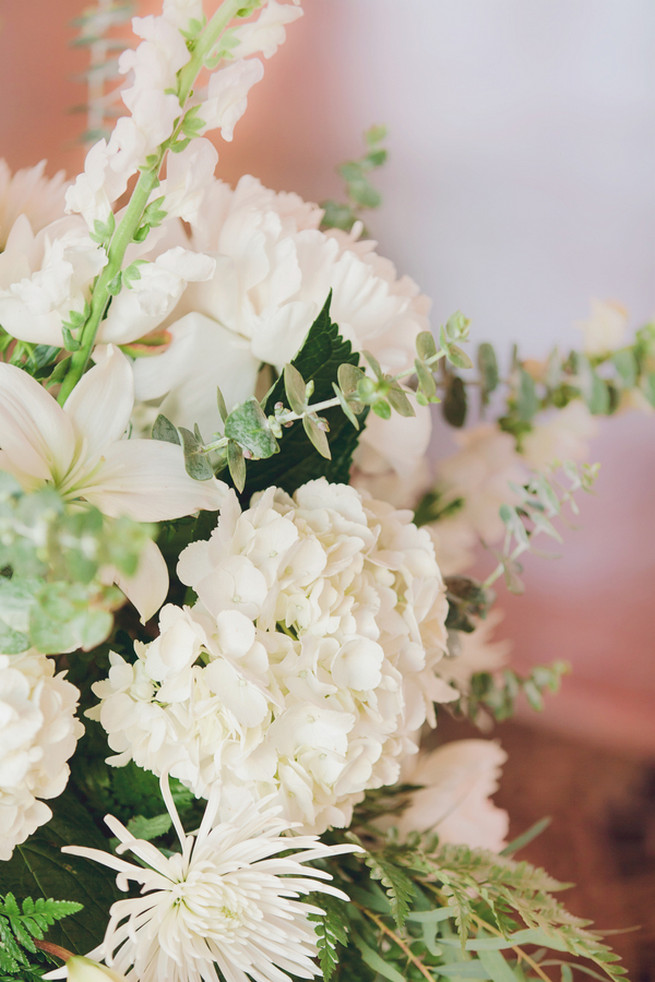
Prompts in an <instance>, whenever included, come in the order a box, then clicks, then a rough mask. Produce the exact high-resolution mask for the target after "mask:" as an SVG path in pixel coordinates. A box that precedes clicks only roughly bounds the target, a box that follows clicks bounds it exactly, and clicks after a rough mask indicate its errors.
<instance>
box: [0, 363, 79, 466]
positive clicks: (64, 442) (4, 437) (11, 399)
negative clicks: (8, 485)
mask: <svg viewBox="0 0 655 982" xmlns="http://www.w3.org/2000/svg"><path fill="white" fill-rule="evenodd" d="M0 444H1V446H2V450H3V451H4V459H3V466H4V467H5V469H6V470H9V471H11V473H12V474H15V475H16V477H17V478H18V479H19V480H20V477H21V475H26V476H29V477H31V478H37V479H40V480H46V481H47V480H50V479H52V478H54V477H56V476H57V475H58V474H60V473H61V472H63V471H65V470H66V469H67V468H68V466H69V465H70V462H71V460H72V458H73V456H74V453H75V434H74V431H73V426H72V425H71V422H70V420H69V419H68V417H67V416H66V414H65V413H64V411H63V409H62V408H61V407H60V406H59V405H58V404H57V401H56V400H55V399H53V397H52V396H51V395H49V394H48V393H47V392H46V390H45V389H44V388H42V387H41V386H40V385H39V383H38V382H36V381H35V380H34V379H33V378H32V377H31V376H30V375H28V374H27V372H24V371H23V370H22V369H20V368H17V367H16V366H15V365H5V364H0Z"/></svg>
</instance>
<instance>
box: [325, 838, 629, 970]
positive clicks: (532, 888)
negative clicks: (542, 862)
mask: <svg viewBox="0 0 655 982" xmlns="http://www.w3.org/2000/svg"><path fill="white" fill-rule="evenodd" d="M346 838H348V839H350V840H354V841H356V842H358V843H360V844H361V842H362V840H360V839H357V837H356V836H355V835H353V833H346ZM339 867H340V869H338V870H332V869H331V871H332V872H334V873H335V874H336V879H337V883H338V884H339V885H342V886H343V887H345V889H347V890H348V892H349V894H350V896H351V903H349V904H346V905H339V906H337V907H335V908H334V909H333V910H331V911H330V914H329V920H330V934H331V936H332V938H335V937H336V938H337V939H338V940H337V941H336V942H334V941H332V942H331V943H328V944H329V949H330V952H329V954H328V955H326V957H325V964H322V967H323V971H324V977H325V978H326V979H330V978H332V977H336V978H338V979H342V980H344V982H346V980H348V982H350V980H351V979H360V980H362V982H364V980H366V982H371V980H373V979H379V978H387V979H389V980H393V982H397V980H398V979H400V980H403V982H408V980H409V982H420V980H425V979H434V980H437V979H441V978H446V979H460V980H473V979H490V980H492V982H510V980H511V982H523V980H525V979H527V978H534V977H535V974H536V973H535V969H536V970H537V971H538V972H539V974H540V977H542V978H548V976H547V974H546V972H545V971H544V969H542V968H540V963H546V955H547V951H548V950H549V949H550V950H553V951H556V952H565V953H568V954H569V955H573V956H575V957H577V958H581V959H587V960H588V961H590V962H591V963H592V964H594V966H595V967H597V968H599V969H600V970H601V971H603V972H604V973H605V976H606V977H607V978H609V979H611V980H615V982H618V980H619V979H621V978H622V976H623V975H624V969H622V968H621V967H620V966H618V965H617V964H616V962H617V961H618V958H617V956H616V955H615V954H614V953H613V952H612V951H611V950H610V949H609V948H608V947H607V946H606V945H605V944H604V943H603V941H602V937H601V935H600V934H599V933H597V932H595V931H592V930H590V929H589V922H587V921H584V920H582V919H581V918H578V917H576V916H574V915H572V914H570V913H569V912H568V911H567V910H566V909H565V907H564V906H563V905H562V904H561V903H560V902H559V901H558V900H556V899H555V897H554V896H553V894H555V893H557V892H559V891H561V890H562V889H564V888H565V886H566V884H562V883H559V882H558V881H557V880H555V879H553V878H552V877H550V876H549V875H548V874H547V873H546V872H544V870H542V869H539V868H537V867H534V866H532V865H531V864H529V863H526V862H517V861H516V860H514V859H511V858H509V857H508V856H505V855H500V856H499V855H496V854H495V853H491V852H488V851H486V850H476V849H471V848H469V847H468V846H458V845H450V844H440V843H439V841H438V838H437V837H436V836H434V835H423V836H421V835H418V834H417V833H414V834H412V835H411V836H410V837H409V839H408V840H407V841H406V842H399V841H398V839H397V837H396V835H395V831H394V830H393V829H392V830H391V831H390V832H389V834H388V836H387V838H386V840H384V841H380V840H379V839H378V840H377V842H375V843H374V844H369V845H368V849H367V851H366V852H365V853H363V854H356V855H352V856H348V857H344V858H342V859H341V860H340V862H339ZM367 873H368V878H367V875H366V874H367ZM377 881H380V882H381V884H382V887H383V889H381V888H380V886H379V885H378V882H377ZM319 902H320V903H321V904H323V900H322V898H321V899H320V901H319ZM323 933H325V932H323ZM346 938H347V939H348V945H347V946H346V945H345V940H341V939H346ZM322 943H323V945H324V947H327V946H328V945H326V944H325V943H324V942H322ZM341 946H342V947H341ZM526 948H527V949H529V950H530V952H531V953H530V954H528V951H527V950H526ZM535 949H537V950H536V951H535ZM335 950H336V955H335ZM336 957H338V965H337V966H336V968H335V960H336ZM548 964H550V962H549V963H548ZM572 964H574V967H577V964H576V963H572ZM580 968H581V969H582V970H584V971H589V973H590V974H594V973H593V971H592V970H591V969H588V968H587V966H586V964H582V965H581V966H580ZM526 973H527V974H526ZM564 977H566V975H565V976H564ZM597 977H600V976H597Z"/></svg>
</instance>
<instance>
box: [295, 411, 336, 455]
mask: <svg viewBox="0 0 655 982" xmlns="http://www.w3.org/2000/svg"><path fill="white" fill-rule="evenodd" d="M302 425H303V428H304V430H305V433H306V434H307V436H308V437H309V439H310V441H311V443H312V445H313V446H314V447H315V448H316V450H318V452H319V453H320V455H321V457H325V458H326V459H327V460H330V458H331V456H332V455H331V453H330V444H329V443H328V438H327V436H326V434H325V430H323V429H321V427H320V426H319V425H318V423H317V422H316V420H315V419H313V418H312V417H311V416H303V420H302Z"/></svg>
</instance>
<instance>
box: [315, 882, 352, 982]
mask: <svg viewBox="0 0 655 982" xmlns="http://www.w3.org/2000/svg"><path fill="white" fill-rule="evenodd" d="M308 901H309V902H310V903H313V904H315V905H316V906H318V907H320V908H322V910H323V913H322V914H310V915H309V920H310V921H313V922H314V930H315V931H316V947H317V949H318V963H319V965H320V966H321V971H322V973H323V978H324V979H325V982H330V979H331V978H332V976H333V975H334V972H335V970H336V968H337V965H338V964H339V949H340V948H344V947H345V946H346V945H347V944H348V931H349V923H348V918H347V916H346V915H345V913H344V906H345V905H344V902H343V901H341V900H337V899H336V898H335V897H331V896H329V894H314V895H310V896H309V897H308Z"/></svg>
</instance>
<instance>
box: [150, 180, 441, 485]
mask: <svg viewBox="0 0 655 982" xmlns="http://www.w3.org/2000/svg"><path fill="white" fill-rule="evenodd" d="M321 217H322V212H321V211H320V209H318V208H316V206H313V205H309V204H307V203H305V202H303V201H302V200H301V199H300V198H298V197H297V196H296V195H289V194H275V193H274V192H272V191H269V190H268V189H266V188H263V187H262V186H261V184H260V183H259V182H258V181H256V180H255V179H254V178H242V179H241V181H239V184H238V185H237V187H236V189H235V190H232V189H231V188H229V187H228V186H227V185H226V184H223V183H221V182H219V181H216V182H215V183H214V185H213V187H211V188H210V189H209V191H208V193H207V195H206V197H205V199H204V201H203V207H202V211H201V213H200V216H199V221H198V223H197V224H196V225H195V226H194V228H193V234H192V239H191V242H192V245H193V247H194V248H196V249H198V250H199V251H202V252H206V253H207V254H209V255H211V256H213V257H214V258H215V260H216V269H215V273H214V275H213V277H212V278H211V279H209V280H207V281H203V283H202V284H198V285H192V286H190V287H189V288H188V289H187V290H186V291H185V293H184V295H183V296H182V298H181V300H180V303H179V305H178V307H177V308H176V311H175V313H174V315H173V317H172V318H171V319H170V322H169V323H168V324H167V329H168V330H169V332H170V334H171V337H172V344H171V349H170V350H171V355H170V362H171V365H170V368H171V369H173V366H174V364H175V362H176V356H175V355H174V354H173V352H174V351H175V350H176V348H177V347H178V346H179V345H181V344H182V343H184V344H185V345H186V344H188V345H191V344H193V343H194V341H192V340H191V338H190V333H193V329H192V327H191V322H190V320H189V319H188V318H189V315H191V314H194V315H202V317H203V319H202V320H198V321H196V322H195V323H196V327H197V330H198V334H197V335H196V338H195V344H196V348H197V351H198V359H197V360H198V361H199V362H205V361H207V362H210V363H211V364H212V365H213V374H210V370H209V368H206V369H203V379H202V381H200V380H199V381H198V385H197V388H196V392H195V394H194V402H193V409H194V415H191V411H190V408H186V407H185V404H184V400H183V399H182V398H181V397H180V396H179V394H178V393H177V392H176V384H179V385H180V386H185V387H186V386H187V371H188V369H187V365H186V362H185V360H184V359H180V362H179V364H180V369H179V370H180V375H179V378H178V380H177V383H176V380H175V373H174V370H170V371H167V382H168V393H167V394H163V393H162V386H161V383H160V380H159V378H158V376H157V371H156V368H155V366H154V365H153V364H145V363H141V364H137V365H136V366H135V376H136V384H137V394H138V398H139V400H140V401H142V402H146V403H151V404H153V405H155V404H159V403H161V402H162V398H163V404H164V405H166V407H167V408H162V411H163V412H165V413H167V414H168V412H170V411H171V406H174V407H176V408H177V410H178V411H179V415H176V416H173V417H171V418H172V419H173V422H176V423H180V424H182V425H185V426H187V427H190V426H192V425H193V424H194V423H198V425H199V427H200V430H201V432H203V433H207V434H209V433H213V432H219V431H220V429H221V421H220V418H219V415H218V411H217V407H216V399H215V393H216V386H217V385H219V386H220V387H221V389H222V390H223V389H224V387H229V388H230V389H231V390H232V391H233V392H234V397H235V400H236V401H241V400H243V399H245V398H247V397H248V396H250V395H252V392H253V388H252V383H251V379H252V378H253V377H254V376H255V375H256V372H257V371H258V369H259V367H260V365H261V363H262V362H267V363H269V364H272V365H274V366H275V367H276V368H277V369H280V368H281V367H282V365H283V364H284V363H285V362H286V361H289V360H291V358H292V357H293V356H294V355H295V354H296V352H297V350H298V348H299V347H300V346H301V345H302V343H303V341H304V338H305V336H306V334H307V331H308V330H309V327H310V326H311V324H312V323H313V322H314V320H315V319H316V317H317V316H318V314H319V312H320V310H321V308H322V307H323V305H324V304H325V301H326V299H327V297H328V294H329V293H330V291H332V304H331V316H332V319H333V320H334V322H335V323H337V324H338V325H339V328H340V331H341V333H342V335H343V336H344V337H345V338H346V339H347V340H349V341H350V342H351V343H352V344H353V346H354V347H355V349H356V350H359V351H361V350H363V349H367V350H369V351H371V352H372V353H373V354H374V355H375V357H376V358H377V359H378V361H379V362H380V363H381V365H382V367H383V369H384V370H385V371H394V372H395V371H401V370H404V369H406V368H407V367H408V366H410V365H412V364H413V361H414V357H415V339H416V336H417V334H418V333H419V332H420V331H423V330H427V329H428V327H429V324H428V320H427V309H428V306H429V303H428V301H427V300H426V298H425V297H422V296H421V295H420V293H419V292H418V288H417V287H416V285H415V284H414V283H413V282H412V281H411V280H409V279H408V278H407V277H403V278H400V279H398V278H397V277H396V272H395V269H394V268H393V265H392V264H391V263H389V262H388V261H386V260H383V259H382V258H381V257H379V256H377V255H376V253H375V252H374V249H373V244H372V243H362V242H359V241H358V240H357V239H356V238H353V237H352V236H346V235H344V234H342V233H339V232H336V231H335V232H330V233H324V232H322V231H320V230H319V225H320V222H321ZM211 322H213V323H214V324H215V325H216V330H217V332H218V334H219V336H220V340H218V341H217V342H216V343H215V345H211V342H210V345H211V349H210V350H212V352H213V350H214V349H216V350H220V351H222V356H221V357H219V358H211V359H210V358H209V357H208V358H207V359H205V356H204V351H205V345H206V344H207V338H208V328H209V327H210V323H211ZM182 324H183V325H184V328H182V327H181V325H182ZM244 345H245V346H246V347H245V348H244ZM248 350H249V358H250V369H249V370H246V371H243V374H242V381H241V384H240V385H237V383H236V382H235V379H234V371H233V362H234V360H235V359H237V360H238V362H239V364H240V365H241V366H242V367H243V365H244V362H245V361H246V360H247V359H246V358H245V357H244V355H245V354H247V351H248ZM205 377H206V382H205ZM227 405H228V408H232V406H233V403H230V402H229V401H228V402H227ZM430 427H431V423H430V413H429V410H428V409H427V408H426V407H420V406H419V407H418V408H417V416H416V418H414V419H412V420H410V421H409V424H408V421H407V420H404V419H403V418H402V417H400V416H397V415H394V417H392V419H391V420H388V421H387V420H380V419H378V418H377V417H375V416H374V414H371V415H370V416H369V420H368V422H367V426H366V429H365V430H364V432H363V434H362V448H363V449H362V450H360V451H358V454H357V455H356V463H357V465H358V467H359V468H360V469H362V470H363V468H364V463H366V469H367V470H370V469H373V470H374V471H376V472H377V471H379V470H380V469H385V468H388V467H389V466H391V468H392V469H393V470H395V471H396V473H398V474H400V475H402V476H403V477H404V476H406V474H407V473H408V471H411V470H413V469H414V468H415V467H416V466H417V464H418V462H419V461H420V460H421V459H422V457H423V456H424V454H425V452H426V449H427V445H428V441H429V437H430ZM364 455H365V456H366V461H365V460H364Z"/></svg>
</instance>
